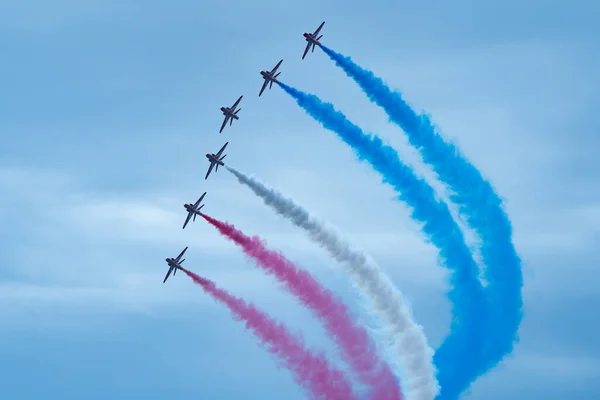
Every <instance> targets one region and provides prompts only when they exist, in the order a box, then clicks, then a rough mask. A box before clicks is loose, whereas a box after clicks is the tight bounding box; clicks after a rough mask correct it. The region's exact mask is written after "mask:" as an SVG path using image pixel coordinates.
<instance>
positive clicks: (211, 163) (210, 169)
mask: <svg viewBox="0 0 600 400" xmlns="http://www.w3.org/2000/svg"><path fill="white" fill-rule="evenodd" d="M214 166H215V163H214V161H213V160H210V167H208V171H207V172H206V176H205V177H204V179H208V176H209V175H210V171H212V169H213V167H214Z"/></svg>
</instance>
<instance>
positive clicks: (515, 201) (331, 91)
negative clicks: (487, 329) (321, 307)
mask: <svg viewBox="0 0 600 400" xmlns="http://www.w3.org/2000/svg"><path fill="white" fill-rule="evenodd" d="M483 3H485V4H483ZM348 4H349V3H347V2H342V1H324V2H318V3H317V2H304V1H295V0H293V1H286V2H275V1H263V2H228V3H226V6H225V5H224V4H223V3H221V2H217V1H214V0H208V1H202V2H198V1H188V0H174V1H170V2H166V1H155V0H149V1H146V2H134V1H131V0H124V1H115V0H105V1H102V2H100V1H92V0H89V1H75V0H53V1H42V0H30V1H28V2H23V1H16V0H5V1H3V2H2V4H1V5H0V51H1V52H2V54H3V57H2V58H3V61H2V62H1V63H0V88H1V93H2V95H1V96H0V135H1V138H2V140H1V142H0V192H1V193H2V196H0V237H1V238H2V241H1V242H0V243H1V245H0V250H1V253H2V257H1V259H0V260H1V261H0V321H1V322H0V376H1V377H2V378H1V379H2V382H1V385H0V395H1V397H3V398H11V399H17V398H18V399H41V398H47V397H48V396H50V397H51V398H60V399H63V400H70V399H81V398H87V399H90V400H95V399H105V398H112V399H115V400H118V399H126V398H131V397H132V396H133V397H135V398H147V399H162V398H165V397H169V398H172V399H176V398H189V397H198V398H209V399H210V398H224V399H225V398H226V399H229V398H231V399H234V398H262V399H279V398H281V397H282V396H285V398H286V399H289V400H296V399H302V398H303V394H302V392H301V391H300V390H299V389H298V388H297V387H296V385H295V384H294V382H293V380H292V379H291V376H290V374H289V373H288V372H287V371H285V370H278V369H277V367H276V366H275V363H274V361H273V359H272V358H271V357H270V356H269V355H268V354H267V353H266V352H265V351H263V349H262V348H260V347H259V346H258V345H257V344H256V341H255V339H254V337H253V336H251V335H249V334H247V333H245V332H244V330H243V327H242V325H241V324H240V323H238V322H236V321H233V320H231V318H230V316H229V313H228V312H227V310H226V309H225V308H224V307H223V306H221V305H220V304H217V303H215V302H213V301H212V300H211V299H210V298H208V297H207V296H206V295H204V294H203V293H202V291H201V290H200V289H199V288H197V287H195V286H194V285H193V284H192V283H191V281H189V280H188V279H186V278H184V277H183V276H181V277H180V276H176V277H175V279H171V280H170V281H169V282H168V284H165V285H163V284H162V283H161V282H162V278H163V276H164V273H165V272H166V268H165V267H166V264H165V263H164V258H165V257H167V256H175V255H176V254H177V253H178V252H179V251H180V250H181V248H183V247H184V246H190V249H189V250H188V257H187V260H188V261H187V262H186V263H187V264H188V267H190V268H191V269H193V270H194V271H196V272H198V273H200V274H201V275H204V276H206V277H208V278H210V279H213V280H215V281H216V282H217V283H218V284H219V285H221V286H223V287H225V288H226V289H228V290H230V291H232V292H233V293H234V294H236V295H239V296H243V297H244V298H247V299H250V300H252V301H254V302H255V303H256V304H258V305H259V306H261V307H264V309H266V310H267V311H268V312H269V313H271V314H272V315H274V316H275V317H277V318H279V319H281V320H283V321H285V322H286V323H288V324H289V326H290V327H292V329H294V330H301V331H302V333H303V334H304V335H305V337H306V339H307V342H308V343H309V344H310V345H311V346H312V347H315V348H321V347H322V348H324V349H325V350H326V352H327V353H328V354H330V355H331V356H332V357H333V358H334V359H336V357H335V353H334V351H333V347H332V344H331V343H330V341H329V340H328V339H327V337H326V336H325V334H324V333H323V331H322V329H321V328H320V326H319V325H318V323H317V322H316V321H314V320H312V319H311V318H310V315H309V313H308V312H307V311H306V310H304V309H302V308H301V307H299V306H298V305H296V304H295V302H294V300H293V299H292V298H291V297H290V296H288V295H286V294H285V293H283V292H282V291H281V290H279V289H278V287H277V286H276V285H275V284H274V283H273V281H272V280H271V279H269V278H267V277H265V276H263V275H262V274H261V273H260V272H259V271H257V270H256V269H255V267H253V264H252V263H250V262H248V260H246V258H245V257H244V256H243V255H242V254H241V253H240V252H239V251H238V249H236V248H235V247H234V245H232V244H230V243H228V242H226V241H225V240H224V239H222V238H221V237H220V236H219V235H218V234H217V232H216V231H215V230H214V229H212V228H211V227H210V226H208V225H207V224H206V223H203V222H202V221H196V223H194V224H191V225H190V226H189V227H188V228H186V230H185V231H182V230H181V225H182V223H183V220H184V219H185V213H184V210H183V207H182V205H183V203H184V202H191V201H195V200H196V199H197V198H198V196H199V195H200V194H201V193H202V192H204V191H208V194H207V196H206V207H205V209H206V212H207V213H210V214H211V215H213V216H215V217H217V218H221V219H227V220H229V221H230V222H233V223H234V224H236V225H237V226H239V227H240V228H242V229H243V230H244V231H245V232H247V233H250V234H260V235H261V236H263V237H264V238H266V239H267V240H268V242H269V244H270V245H272V246H273V247H277V248H279V249H282V250H283V251H285V253H286V254H287V255H288V256H289V257H290V258H291V259H293V260H294V261H297V262H298V263H299V264H301V265H302V266H303V267H305V268H307V269H308V270H310V271H311V272H312V273H314V274H315V275H316V276H317V277H318V278H319V279H320V280H321V281H322V282H323V283H324V284H325V285H327V286H328V287H330V288H332V289H334V290H335V291H336V292H338V293H340V294H341V295H342V296H343V297H344V299H345V300H346V302H347V303H348V304H349V306H350V307H351V308H352V309H354V310H356V309H357V307H358V305H357V301H356V296H355V294H354V293H353V292H352V290H351V289H350V286H349V283H348V282H347V280H346V279H345V277H344V276H343V275H342V273H341V271H340V270H339V269H338V268H337V266H336V264H335V262H334V261H333V260H330V259H329V258H328V257H327V255H326V254H325V252H323V251H322V250H320V249H319V248H317V247H316V246H314V245H313V244H311V243H310V242H309V240H308V239H307V238H305V237H304V235H303V233H302V232H300V231H298V230H297V229H294V228H293V227H292V225H291V224H289V223H288V222H287V221H284V220H282V219H280V218H279V217H277V216H276V215H274V214H273V213H272V212H271V211H270V210H269V209H268V208H267V207H265V206H264V205H263V204H262V202H261V201H260V200H258V199H256V198H254V197H253V196H252V195H251V193H250V191H249V190H248V189H247V188H244V187H242V186H240V185H239V184H238V183H236V180H235V179H234V178H233V177H232V176H230V175H229V174H228V173H227V172H225V171H219V172H218V173H216V174H215V173H213V175H212V176H211V177H210V178H209V180H207V181H204V179H203V177H204V174H205V171H206V167H207V162H206V160H205V158H204V154H205V153H206V152H208V151H211V152H212V151H216V150H218V148H219V147H220V146H221V145H222V144H223V143H224V142H225V141H230V144H229V147H228V152H227V154H228V157H227V159H228V161H229V162H230V163H231V165H232V166H234V167H236V168H238V169H240V170H243V171H246V172H251V173H255V174H257V175H259V176H260V177H261V179H263V180H264V181H266V182H269V183H270V184H273V185H275V186H277V187H279V188H280V189H281V190H282V191H284V192H285V193H287V194H289V195H292V196H294V197H295V198H296V199H298V200H299V201H300V202H301V203H302V204H304V205H306V206H308V207H309V208H310V209H311V210H312V211H314V212H315V213H317V214H320V215H322V216H324V217H325V218H327V219H328V220H329V221H331V222H333V223H334V224H335V225H337V226H338V227H339V228H340V229H342V230H343V231H344V232H345V233H346V234H347V235H348V236H349V237H350V238H351V239H352V241H354V242H355V243H357V244H359V245H360V246H361V247H362V248H364V249H367V250H368V251H369V252H370V253H371V254H372V255H373V256H374V257H375V259H376V260H377V261H378V263H379V264H380V265H381V266H382V267H383V268H384V269H385V270H386V272H387V273H388V274H389V275H390V276H391V277H392V279H393V280H394V282H395V283H396V284H397V285H398V287H399V288H400V289H401V290H402V291H403V293H404V294H405V295H406V296H407V297H408V298H409V299H410V301H411V304H412V306H413V309H414V314H415V317H416V319H417V320H418V321H419V322H420V323H421V324H422V325H423V326H424V327H425V331H426V333H427V335H428V338H429V341H430V343H431V344H432V345H434V346H437V345H438V344H439V343H440V342H441V340H442V339H443V337H444V335H445V334H446V333H447V329H448V323H449V318H450V316H449V305H448V302H447V300H446V299H445V297H444V292H445V285H446V283H445V282H446V281H445V278H446V277H445V274H444V271H443V270H442V268H441V267H439V266H438V265H436V251H435V249H434V248H433V247H432V246H430V245H428V244H426V243H424V241H423V237H422V235H421V234H420V232H419V227H418V226H417V225H416V224H415V223H414V222H412V221H411V220H410V218H409V214H408V210H407V208H406V207H405V206H404V205H403V204H402V203H399V202H398V201H396V200H394V199H393V198H394V192H393V191H392V189H391V188H390V187H387V186H384V185H382V184H381V183H380V178H379V176H378V175H377V174H376V173H375V172H374V171H372V170H371V169H370V168H369V167H368V166H367V165H364V164H360V163H358V162H356V161H355V159H354V156H353V154H352V152H351V151H350V150H349V149H348V148H347V147H346V146H345V145H344V144H342V143H340V142H339V141H338V139H336V137H335V136H334V135H333V134H332V133H331V132H328V131H325V130H323V129H322V128H321V127H320V126H319V125H318V123H316V122H314V121H313V120H311V119H310V118H309V117H308V116H306V115H305V114H304V112H303V111H302V110H300V109H299V108H298V107H297V106H296V104H295V102H294V101H293V100H292V99H291V98H289V97H288V96H287V95H286V94H285V93H284V92H283V91H282V90H280V89H279V88H277V87H274V88H273V89H272V90H271V91H267V92H266V93H265V94H263V96H262V97H261V98H260V99H259V98H258V91H259V89H260V85H261V79H260V76H259V74H258V71H259V70H260V69H268V68H271V67H273V66H274V65H275V63H276V62H277V61H278V60H279V59H281V58H283V59H284V62H283V64H282V67H281V71H282V75H281V76H280V78H281V79H282V80H283V81H284V82H285V83H288V84H290V85H293V86H296V87H298V88H300V89H303V90H307V91H310V92H312V93H315V94H317V95H319V96H320V97H321V98H323V99H324V100H328V101H332V102H333V103H334V104H335V105H336V106H337V107H338V108H340V109H341V110H342V111H344V112H345V113H346V114H347V115H348V116H349V117H350V118H351V119H352V120H353V121H354V122H357V123H358V124H359V125H360V126H361V127H362V128H364V129H365V130H369V131H373V132H377V133H379V134H380V135H381V136H383V137H384V138H385V139H386V140H387V141H389V143H391V144H393V145H394V146H395V147H397V148H398V149H400V151H401V152H402V154H403V156H405V157H406V159H407V160H408V161H409V162H410V163H411V164H412V165H414V166H415V168H417V170H418V171H419V173H421V174H423V175H425V176H431V173H430V171H429V169H428V168H426V167H425V166H423V165H422V164H421V162H420V161H419V160H420V159H419V156H418V154H417V153H416V151H415V150H414V149H411V148H410V147H408V146H407V142H406V139H405V137H404V136H403V133H402V131H401V130H400V129H399V128H397V127H395V126H393V125H391V124H389V123H388V122H387V118H386V116H385V113H384V112H383V111H382V110H380V109H378V108H377V107H376V106H375V105H373V104H371V103H369V101H368V100H367V99H366V97H365V96H364V95H362V93H361V92H360V89H359V88H358V87H357V86H356V85H355V84H354V82H352V81H351V80H350V79H348V78H347V77H346V76H345V74H344V73H343V72H342V71H341V70H339V69H337V68H336V67H335V66H334V65H333V63H331V62H330V61H329V60H328V58H327V57H326V56H325V55H324V54H322V53H321V52H320V51H318V50H317V51H315V53H314V54H309V55H308V56H307V58H306V59H305V60H303V61H302V60H301V55H302V51H303V47H304V42H303V38H302V36H301V34H302V32H304V31H309V30H314V29H315V28H316V27H317V26H318V24H319V23H320V22H321V21H323V20H325V21H327V22H326V25H325V27H324V30H323V33H324V35H325V36H324V37H323V40H324V42H325V43H327V44H328V46H330V47H331V48H333V49H334V50H337V51H340V52H342V53H344V54H346V55H350V56H352V57H353V59H354V60H356V61H357V62H358V63H360V64H361V65H362V66H364V67H367V68H371V69H373V70H374V71H375V73H376V74H378V75H379V76H382V77H384V78H385V79H386V80H387V82H388V83H389V84H390V85H391V86H392V87H396V88H399V89H400V90H402V91H403V93H404V94H405V98H406V99H408V100H409V101H410V102H411V103H412V104H413V105H414V106H415V107H416V108H417V109H419V110H426V111H427V112H428V113H430V114H431V115H432V118H433V120H434V121H435V122H436V124H437V125H438V126H439V127H440V130H441V131H442V132H443V133H444V134H445V135H446V137H448V138H451V139H452V140H454V141H455V142H456V143H458V144H459V145H460V147H461V148H462V150H463V152H464V153H465V154H466V155H467V156H468V157H469V158H470V159H471V160H472V161H473V162H474V163H475V165H476V166H477V167H479V168H480V170H481V171H482V172H483V174H484V175H485V176H486V177H488V178H489V179H490V180H491V181H492V183H493V184H494V186H495V187H496V188H497V190H498V191H499V193H500V194H501V195H502V196H503V198H504V199H505V200H506V209H507V211H508V214H509V216H510V217H511V219H512V221H513V225H514V232H515V234H514V241H515V245H516V247H517V250H518V251H519V253H520V255H521V256H522V258H523V265H524V267H523V268H524V271H523V273H524V280H525V286H524V291H523V296H524V302H525V310H524V311H525V317H524V320H523V324H522V328H521V331H520V337H521V341H520V343H519V345H518V346H517V347H516V350H515V353H514V355H513V357H511V358H509V359H507V360H505V361H504V362H503V363H502V364H501V365H500V366H499V367H498V368H496V369H495V370H493V371H491V372H490V373H489V374H487V375H486V376H485V377H483V378H482V379H480V380H479V381H478V382H477V383H476V384H475V385H474V386H473V388H472V391H471V393H470V394H469V395H468V396H465V398H472V399H491V400H494V399H501V398H505V397H507V396H508V397H510V398H517V399H529V398H532V396H538V397H544V398H546V399H559V398H563V397H564V396H567V397H568V398H573V399H575V398H577V399H579V398H581V399H584V398H594V395H596V396H598V395H600V383H599V382H600V345H599V344H598V341H597V338H598V337H599V335H600V323H598V322H597V321H596V319H595V318H594V310H597V309H598V307H600V292H599V291H598V290H597V287H598V284H597V282H598V272H597V266H598V263H599V261H600V250H599V248H598V246H597V243H598V242H599V240H600V189H598V186H597V179H598V178H597V177H598V174H599V173H600V167H598V163H597V150H598V149H599V148H600V124H599V123H598V121H597V119H596V118H595V115H594V112H595V111H596V110H597V109H598V106H599V105H600V78H599V77H598V75H597V71H598V70H599V68H600V59H599V56H598V54H600V46H599V41H598V39H597V38H598V37H600V28H599V27H598V26H597V24H595V23H594V21H597V19H598V17H599V16H600V7H598V5H597V4H596V2H594V1H591V0H589V1H588V0H581V1H579V2H577V6H569V5H567V4H566V3H565V2H559V1H553V0H552V1H541V0H532V1H530V2H527V4H525V3H523V2H517V1H515V0H509V1H505V2H502V3H492V2H477V1H474V0H459V1H454V2H433V1H428V2H405V1H402V2H393V1H383V0H382V1H378V2H365V3H363V4H359V3H357V4H356V5H355V6H352V7H348ZM241 94H243V95H244V99H243V101H242V103H241V107H242V111H241V112H240V117H241V118H240V120H239V121H236V122H235V123H234V124H233V126H232V127H227V128H226V129H225V130H224V132H223V133H222V134H220V135H219V134H218V130H219V127H220V124H221V122H222V114H221V113H220V111H219V107H220V106H222V105H231V103H233V101H235V99H236V98H237V97H238V96H239V95H241ZM594 244H596V246H594Z"/></svg>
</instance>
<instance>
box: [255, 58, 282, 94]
mask: <svg viewBox="0 0 600 400" xmlns="http://www.w3.org/2000/svg"><path fill="white" fill-rule="evenodd" d="M282 62H283V60H280V61H279V62H278V63H277V65H276V66H275V68H273V69H272V70H271V71H260V74H261V75H262V77H263V79H264V80H265V83H263V85H262V88H261V89H260V93H259V94H258V96H259V97H260V95H261V94H263V92H264V91H265V89H266V88H267V85H269V82H270V83H271V84H270V85H269V89H271V88H272V87H273V82H277V77H278V76H279V74H281V72H278V73H277V74H276V75H273V74H275V72H276V71H277V68H279V66H280V65H281V63H282Z"/></svg>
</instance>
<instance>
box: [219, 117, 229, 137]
mask: <svg viewBox="0 0 600 400" xmlns="http://www.w3.org/2000/svg"><path fill="white" fill-rule="evenodd" d="M229 118H230V117H229V115H226V116H225V121H223V125H221V130H220V131H219V133H221V132H223V129H225V125H227V120H229Z"/></svg>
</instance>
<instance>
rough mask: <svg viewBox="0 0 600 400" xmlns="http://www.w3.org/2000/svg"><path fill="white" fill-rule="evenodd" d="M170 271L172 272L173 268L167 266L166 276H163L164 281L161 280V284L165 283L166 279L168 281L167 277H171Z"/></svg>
mask: <svg viewBox="0 0 600 400" xmlns="http://www.w3.org/2000/svg"><path fill="white" fill-rule="evenodd" d="M171 271H173V267H171V266H169V270H168V271H167V275H165V279H164V280H163V283H165V282H166V281H167V279H169V276H170V275H171Z"/></svg>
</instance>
